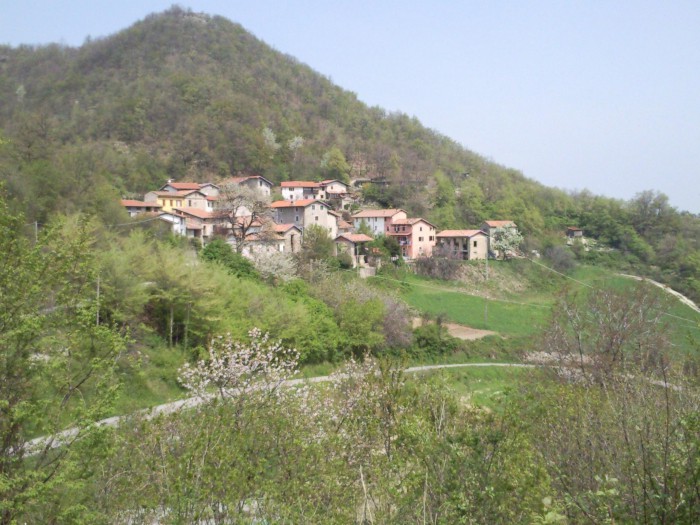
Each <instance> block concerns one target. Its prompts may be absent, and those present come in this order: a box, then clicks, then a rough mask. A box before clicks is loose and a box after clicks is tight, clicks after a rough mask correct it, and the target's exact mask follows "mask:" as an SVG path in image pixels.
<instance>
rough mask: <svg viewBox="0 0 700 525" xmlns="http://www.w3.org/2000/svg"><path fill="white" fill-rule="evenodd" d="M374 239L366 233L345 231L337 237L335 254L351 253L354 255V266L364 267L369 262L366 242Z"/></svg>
mask: <svg viewBox="0 0 700 525" xmlns="http://www.w3.org/2000/svg"><path fill="white" fill-rule="evenodd" d="M373 240H374V239H372V237H370V236H369V235H365V234H364V233H343V234H340V235H338V236H337V237H336V238H335V239H334V242H335V255H336V256H338V255H340V254H341V253H347V254H350V256H351V257H352V267H353V268H357V267H358V266H360V267H364V266H365V265H366V264H367V254H366V253H365V252H366V246H365V245H366V244H367V243H368V242H372V241H373Z"/></svg>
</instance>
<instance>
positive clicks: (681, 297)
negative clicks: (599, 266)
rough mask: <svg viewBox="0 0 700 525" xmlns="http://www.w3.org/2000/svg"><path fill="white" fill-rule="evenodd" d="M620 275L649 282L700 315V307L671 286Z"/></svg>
mask: <svg viewBox="0 0 700 525" xmlns="http://www.w3.org/2000/svg"><path fill="white" fill-rule="evenodd" d="M618 275H621V276H622V277H627V278H629V279H635V280H637V281H646V282H648V283H651V284H653V285H654V286H658V287H659V288H661V289H662V290H663V291H664V292H666V293H668V294H671V295H673V296H674V297H676V298H677V299H678V300H679V301H680V302H682V303H683V304H684V305H686V306H689V307H690V308H692V309H693V310H695V311H696V312H698V313H699V314H700V307H698V305H697V304H695V303H694V302H693V301H691V300H690V299H688V298H687V297H686V296H685V295H683V294H682V293H680V292H677V291H675V290H674V289H673V288H671V287H670V286H667V285H665V284H663V283H659V282H656V281H653V280H652V279H647V278H646V277H639V276H638V275H629V274H626V273H620V274H618Z"/></svg>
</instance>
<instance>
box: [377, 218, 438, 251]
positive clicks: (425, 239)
mask: <svg viewBox="0 0 700 525" xmlns="http://www.w3.org/2000/svg"><path fill="white" fill-rule="evenodd" d="M387 235H391V236H392V237H394V238H395V239H396V240H397V241H398V242H399V246H400V247H401V255H402V256H403V257H404V258H405V259H415V258H416V257H430V255H431V254H432V253H433V247H434V246H435V242H436V241H435V225H434V224H431V223H430V222H428V221H426V220H425V219H422V218H420V217H416V218H411V219H396V220H394V221H392V223H391V227H390V231H389V232H387Z"/></svg>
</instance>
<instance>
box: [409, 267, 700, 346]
mask: <svg viewBox="0 0 700 525" xmlns="http://www.w3.org/2000/svg"><path fill="white" fill-rule="evenodd" d="M496 264H509V263H508V262H506V263H496ZM518 270H519V271H521V272H522V273H524V274H525V278H530V283H531V286H530V287H528V288H527V289H524V290H522V291H521V292H520V293H518V294H515V293H511V294H501V296H500V297H498V298H493V299H486V298H484V297H482V296H480V295H475V294H473V293H472V292H471V290H470V287H469V284H468V283H458V282H448V281H440V280H437V279H429V278H425V277H419V276H416V275H412V274H408V275H405V276H403V277H402V279H401V282H402V284H401V286H400V287H397V289H398V290H400V292H401V295H402V297H403V298H404V299H405V300H406V301H407V302H408V303H409V304H410V305H411V306H412V307H413V308H415V309H416V310H417V311H419V312H421V313H426V314H430V315H432V316H438V315H440V316H444V318H446V319H448V320H450V321H452V322H455V323H459V324H464V325H466V326H470V327H472V328H479V329H484V330H493V331H495V332H498V333H499V334H500V335H502V336H509V337H521V336H534V335H536V334H537V333H539V332H540V331H541V330H542V328H543V327H544V326H545V325H546V323H547V321H548V319H549V317H550V313H551V307H552V305H554V304H555V299H556V296H557V294H558V293H560V292H561V291H563V290H564V289H568V290H571V291H578V292H582V295H585V293H587V292H588V291H590V290H593V289H603V288H612V289H616V290H625V289H630V288H632V287H634V286H638V285H639V282H638V281H635V280H633V279H630V278H627V277H622V276H620V275H618V274H616V273H614V272H611V271H609V270H606V269H604V268H600V267H591V266H579V267H578V268H577V269H576V270H575V271H574V272H573V273H572V274H571V275H570V276H567V277H564V276H560V275H557V274H553V273H551V274H550V276H549V278H547V277H546V276H545V275H543V272H544V273H545V274H546V273H549V272H548V271H547V270H546V269H545V270H542V269H540V268H533V271H530V270H528V268H527V266H523V265H522V264H521V265H520V266H519V268H518ZM654 290H655V292H654V293H658V294H659V296H661V297H663V304H664V308H665V309H666V310H665V316H664V319H666V321H667V322H668V325H669V327H670V329H671V333H672V338H673V343H674V345H675V346H676V347H677V348H678V349H680V350H682V351H697V350H698V348H699V347H700V344H699V343H698V341H700V314H699V313H698V312H695V311H694V310H693V309H691V308H690V307H688V306H686V305H684V304H683V303H681V302H680V301H679V300H677V299H676V298H674V297H671V296H670V295H668V294H667V293H665V292H664V291H662V290H661V289H657V288H654Z"/></svg>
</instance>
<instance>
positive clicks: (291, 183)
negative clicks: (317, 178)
mask: <svg viewBox="0 0 700 525" xmlns="http://www.w3.org/2000/svg"><path fill="white" fill-rule="evenodd" d="M280 186H282V187H283V188H318V187H319V186H320V184H319V183H318V182H312V181H309V180H286V181H284V182H282V183H280Z"/></svg>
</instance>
